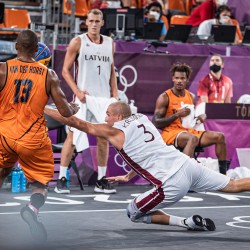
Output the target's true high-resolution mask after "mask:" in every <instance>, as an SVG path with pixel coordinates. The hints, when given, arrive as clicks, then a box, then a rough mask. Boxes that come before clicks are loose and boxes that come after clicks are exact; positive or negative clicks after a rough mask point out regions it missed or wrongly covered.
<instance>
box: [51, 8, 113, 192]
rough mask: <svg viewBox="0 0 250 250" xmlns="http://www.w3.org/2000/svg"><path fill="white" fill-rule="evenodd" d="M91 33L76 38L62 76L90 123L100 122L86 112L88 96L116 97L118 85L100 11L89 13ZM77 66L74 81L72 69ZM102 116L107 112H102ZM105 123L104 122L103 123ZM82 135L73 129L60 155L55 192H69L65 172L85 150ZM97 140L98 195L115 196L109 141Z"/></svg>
mask: <svg viewBox="0 0 250 250" xmlns="http://www.w3.org/2000/svg"><path fill="white" fill-rule="evenodd" d="M86 24H87V26H88V32H87V33H85V34H82V35H79V36H77V37H75V38H73V39H72V40H71V42H70V44H69V47H68V49H67V53H66V56H65V60H64V65H63V69H62V75H63V77H64V79H65V81H66V82H67V84H68V85H69V87H70V88H71V89H72V91H73V93H74V99H75V102H76V103H78V104H79V105H80V111H79V112H78V113H77V116H78V117H79V118H81V119H84V120H88V121H91V122H95V123H96V122H97V121H98V117H97V116H96V115H95V114H93V113H91V112H90V111H89V110H86V106H85V105H84V104H85V102H86V95H91V96H94V97H96V99H97V101H98V98H99V97H100V98H102V99H103V98H107V99H110V98H111V97H115V98H117V96H118V90H117V82H116V74H115V69H114V60H113V55H114V44H113V40H112V39H111V38H110V37H107V36H103V35H100V30H101V27H102V26H103V24H104V21H103V14H102V12H101V11H100V10H98V9H92V10H90V11H89V13H88V17H87V20H86ZM74 64H75V78H74V77H73V75H72V73H71V69H72V68H73V66H74ZM103 112H104V114H103V117H105V110H104V109H103ZM103 122H104V121H103ZM81 136H82V132H81V131H79V130H77V129H75V128H72V129H70V131H69V132H68V135H67V138H66V140H65V142H64V146H63V149H62V154H61V164H60V173H59V178H58V181H57V186H56V188H55V192H57V193H69V192H70V190H69V189H68V188H67V187H66V171H67V168H68V165H69V163H70V160H71V157H72V154H73V152H74V149H75V147H76V150H77V151H81V150H83V144H84V141H82V139H81V138H82V137H81ZM96 139H97V162H98V180H97V182H96V186H95V192H102V193H115V192H116V190H115V189H114V188H113V187H111V186H110V184H109V183H108V181H107V180H106V179H105V175H106V169H107V161H108V142H107V140H105V139H103V138H101V137H96Z"/></svg>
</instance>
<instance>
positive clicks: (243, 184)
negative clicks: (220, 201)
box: [220, 178, 250, 193]
mask: <svg viewBox="0 0 250 250" xmlns="http://www.w3.org/2000/svg"><path fill="white" fill-rule="evenodd" d="M220 191H221V192H226V193H239V192H244V191H250V178H242V179H237V180H234V179H231V180H230V181H229V183H228V185H227V186H226V187H225V188H223V189H221V190H220Z"/></svg>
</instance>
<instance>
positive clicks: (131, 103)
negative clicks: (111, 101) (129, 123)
mask: <svg viewBox="0 0 250 250" xmlns="http://www.w3.org/2000/svg"><path fill="white" fill-rule="evenodd" d="M129 106H130V109H131V113H132V115H134V114H136V113H137V107H136V106H135V101H134V100H130V104H129Z"/></svg>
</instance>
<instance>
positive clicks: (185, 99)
mask: <svg viewBox="0 0 250 250" xmlns="http://www.w3.org/2000/svg"><path fill="white" fill-rule="evenodd" d="M166 93H167V95H168V99H169V104H168V109H167V113H166V117H167V116H171V115H173V114H174V113H176V112H177V111H178V110H179V109H180V108H181V103H183V104H193V99H192V97H191V95H190V93H189V91H188V90H186V89H185V95H184V96H176V95H175V94H174V93H173V91H172V90H171V89H168V90H167V91H166ZM168 128H172V129H173V128H183V126H182V124H181V119H180V118H179V119H176V120H175V121H173V122H172V123H171V124H170V125H169V126H168Z"/></svg>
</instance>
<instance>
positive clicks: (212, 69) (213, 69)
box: [209, 64, 221, 73]
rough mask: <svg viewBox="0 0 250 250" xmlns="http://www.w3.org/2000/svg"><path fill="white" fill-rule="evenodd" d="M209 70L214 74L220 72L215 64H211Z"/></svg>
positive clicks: (219, 67) (219, 68)
mask: <svg viewBox="0 0 250 250" xmlns="http://www.w3.org/2000/svg"><path fill="white" fill-rule="evenodd" d="M209 69H210V70H211V71H213V72H214V73H217V72H219V71H220V70H221V66H218V65H216V64H213V65H212V66H210V67H209Z"/></svg>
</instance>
